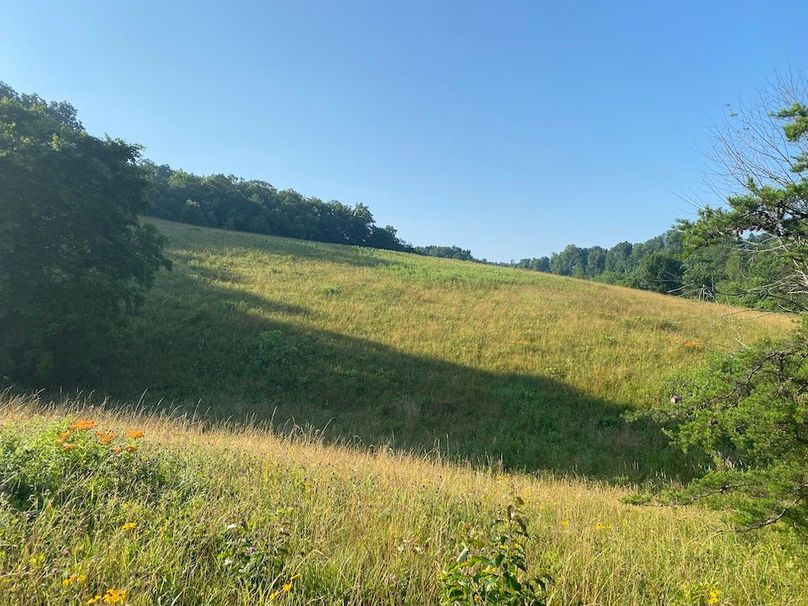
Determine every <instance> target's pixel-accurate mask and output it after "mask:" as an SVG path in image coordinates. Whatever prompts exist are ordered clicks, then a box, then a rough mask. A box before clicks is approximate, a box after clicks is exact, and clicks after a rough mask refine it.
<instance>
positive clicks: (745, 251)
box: [508, 221, 808, 312]
mask: <svg viewBox="0 0 808 606" xmlns="http://www.w3.org/2000/svg"><path fill="white" fill-rule="evenodd" d="M691 225H692V224H691V223H690V222H688V221H679V222H678V223H677V224H676V225H674V226H673V227H672V228H671V229H669V230H668V231H666V232H665V233H664V234H661V235H659V236H656V237H654V238H651V239H650V240H646V241H644V242H637V243H631V242H619V243H618V244H615V245H614V246H612V247H611V248H608V249H606V248H603V247H602V246H592V247H580V246H576V245H575V244H570V245H568V246H566V247H564V249H563V250H561V252H558V253H553V254H552V255H550V256H545V257H537V258H527V259H521V260H520V261H512V262H511V263H509V264H508V265H510V266H512V267H519V268H523V269H530V270H534V271H541V272H546V273H552V274H557V275H560V276H572V277H576V278H584V279H590V280H597V281H599V282H605V283H608V284H618V285H622V286H629V287H631V288H639V289H643V290H651V291H655V292H660V293H667V294H671V295H678V296H684V297H692V298H698V299H701V300H705V301H720V302H723V303H728V304H733V305H742V306H744V307H752V308H756V309H766V310H772V311H774V310H777V311H790V312H796V311H802V310H803V309H805V307H806V305H808V301H806V299H805V296H804V294H803V293H791V294H790V295H787V296H785V295H784V294H783V293H782V292H781V291H780V289H779V288H777V287H776V285H777V284H778V283H779V281H780V280H782V279H784V277H785V276H787V275H788V273H789V271H790V268H789V265H788V262H787V261H786V260H785V259H784V258H783V257H782V255H779V254H778V252H779V251H778V247H777V244H776V243H775V242H774V241H772V240H771V239H770V238H767V237H765V236H763V235H760V234H758V233H750V234H746V235H745V236H743V237H741V236H739V235H737V234H725V235H723V236H722V237H721V238H719V239H716V240H715V241H711V242H709V243H704V244H703V245H702V246H699V247H695V248H688V247H685V234H686V233H687V231H688V230H689V229H690V228H691Z"/></svg>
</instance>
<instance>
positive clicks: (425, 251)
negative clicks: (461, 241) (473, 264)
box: [413, 244, 476, 261]
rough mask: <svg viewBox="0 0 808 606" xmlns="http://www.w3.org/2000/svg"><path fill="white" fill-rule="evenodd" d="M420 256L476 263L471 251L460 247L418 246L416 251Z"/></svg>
mask: <svg viewBox="0 0 808 606" xmlns="http://www.w3.org/2000/svg"><path fill="white" fill-rule="evenodd" d="M413 252H416V253H418V254H419V255H426V256H428V257H443V258H444V259H458V260H460V261H476V259H475V258H474V256H473V255H472V254H471V251H470V250H469V249H467V248H460V247H459V246H437V245H434V244H433V245H430V246H416V247H415V249H414V251H413Z"/></svg>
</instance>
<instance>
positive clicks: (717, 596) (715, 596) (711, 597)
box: [707, 589, 721, 605]
mask: <svg viewBox="0 0 808 606" xmlns="http://www.w3.org/2000/svg"><path fill="white" fill-rule="evenodd" d="M720 601H721V591H720V590H719V589H711V590H710V593H709V594H708V595H707V603H708V604H711V605H712V604H718V603H719V602H720Z"/></svg>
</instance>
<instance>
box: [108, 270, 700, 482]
mask: <svg viewBox="0 0 808 606" xmlns="http://www.w3.org/2000/svg"><path fill="white" fill-rule="evenodd" d="M162 279H163V280H170V281H171V287H170V288H157V289H155V291H154V292H153V293H152V295H150V298H149V301H148V302H147V305H146V308H145V309H144V310H143V313H142V314H141V317H140V318H139V320H138V321H137V323H136V327H135V335H134V339H133V344H132V349H131V352H130V357H129V358H127V359H126V360H122V361H121V367H120V368H121V369H123V371H121V372H118V373H114V372H113V373H110V383H109V384H108V385H107V387H108V389H109V391H110V393H113V394H115V395H116V396H118V397H122V398H131V397H136V396H137V395H139V394H141V393H142V392H143V390H144V389H147V388H148V389H149V397H148V399H149V400H150V401H156V400H157V399H158V398H164V401H165V402H166V403H167V404H172V405H180V406H187V407H189V409H190V408H193V409H201V410H205V411H207V412H206V414H207V415H208V416H209V417H210V418H211V419H212V420H223V419H230V420H235V421H238V420H242V419H247V418H251V419H257V420H269V419H270V418H273V416H274V421H275V423H276V424H283V423H284V422H286V421H287V420H288V419H292V418H293V419H294V421H295V422H296V423H297V424H310V425H313V426H315V427H318V428H322V427H325V426H328V429H327V432H326V436H327V437H328V438H330V439H334V440H345V439H348V440H352V439H356V440H357V441H360V442H361V443H363V444H377V443H390V444H391V445H393V446H394V447H399V448H404V449H418V450H422V449H423V450H430V449H433V448H435V447H436V445H439V448H440V449H441V451H442V452H443V453H444V454H447V453H448V454H449V455H451V456H456V457H459V458H464V459H467V460H472V461H475V462H484V461H491V460H499V459H500V458H501V460H502V462H503V463H504V465H505V466H506V467H509V468H524V469H529V470H540V469H542V470H550V471H553V472H558V473H563V474H568V473H576V474H582V475H586V476H589V477H593V478H599V479H606V480H610V481H615V480H621V479H629V480H640V479H643V478H648V477H652V476H654V475H655V474H659V473H664V474H666V475H668V476H676V475H681V474H682V473H685V472H684V467H683V464H682V462H681V460H679V459H677V457H676V456H675V454H674V453H673V452H672V451H671V450H670V449H669V448H668V447H667V446H666V444H665V440H664V437H663V436H661V434H660V433H659V431H658V429H656V428H654V427H651V426H649V425H648V424H644V423H637V424H628V423H626V422H625V421H624V420H623V419H622V417H621V415H622V413H623V412H624V411H625V410H626V409H627V406H625V405H624V404H621V403H617V402H610V401H606V400H602V399H598V398H595V397H593V396H591V395H589V394H586V393H584V392H581V391H579V390H577V389H573V388H571V387H570V386H567V385H565V384H564V383H562V382H560V381H558V380H555V379H552V378H548V377H541V376H525V375H520V374H498V373H492V372H486V371H481V370H478V369H473V368H469V367H466V366H462V365H459V364H454V363H451V362H447V361H444V360H437V359H432V358H428V357H423V356H418V355H412V354H409V353H404V352H401V351H396V350H395V349H392V348H391V347H388V346H386V345H382V344H379V343H375V342H372V341H369V340H365V339H360V338H355V337H350V336H345V335H342V334H338V333H334V332H327V331H318V330H310V329H307V328H302V327H299V326H295V325H293V324H291V323H290V320H289V318H288V317H286V318H283V316H282V314H279V313H278V303H277V302H273V301H269V300H265V299H263V298H261V297H257V296H254V295H250V294H248V293H245V292H243V291H235V290H232V289H227V288H222V287H217V286H216V285H214V284H212V283H211V281H210V280H208V279H206V278H204V277H202V276H200V275H189V274H187V273H184V272H183V271H181V270H180V271H175V272H174V273H173V275H171V276H168V277H163V278H162ZM256 309H258V310H261V311H262V313H261V314H260V315H258V314H256V313H255V312H254V311H253V312H252V313H251V312H249V311H244V310H256ZM296 311H297V312H298V313H305V310H296ZM274 316H278V318H277V319H275V318H274ZM200 401H201V407H198V406H197V403H198V402H200Z"/></svg>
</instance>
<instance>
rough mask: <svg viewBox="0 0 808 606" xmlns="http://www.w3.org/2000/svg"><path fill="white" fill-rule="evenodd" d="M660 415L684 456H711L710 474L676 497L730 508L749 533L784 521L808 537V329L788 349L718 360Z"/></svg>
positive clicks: (760, 348) (761, 348)
mask: <svg viewBox="0 0 808 606" xmlns="http://www.w3.org/2000/svg"><path fill="white" fill-rule="evenodd" d="M677 391H679V392H680V393H682V394H683V395H682V401H681V402H678V403H677V404H676V405H674V406H666V407H663V408H661V409H659V410H657V411H655V412H654V413H652V414H653V416H654V417H655V418H656V419H657V420H660V421H663V422H664V423H666V424H668V426H669V429H668V433H669V435H671V437H672V439H673V442H674V443H675V444H676V445H677V446H680V447H681V448H682V449H683V450H685V451H688V450H691V449H697V450H700V451H706V452H707V453H708V454H709V455H710V458H711V459H712V461H713V470H712V471H711V472H710V473H707V474H705V475H704V476H702V477H700V478H698V479H696V480H694V481H693V482H691V483H690V485H689V486H688V487H687V489H686V490H684V491H683V492H681V493H679V494H677V495H676V498H677V499H679V500H682V501H684V502H691V501H705V502H707V503H708V504H712V505H719V506H729V507H731V508H732V509H733V510H734V511H735V512H736V514H737V517H738V519H739V522H740V523H741V525H743V526H746V527H752V526H759V525H765V524H771V523H774V522H776V521H779V520H782V521H783V522H784V523H787V524H789V525H791V526H793V527H795V528H797V529H798V530H800V531H801V532H803V533H808V435H806V426H807V424H808V398H806V393H808V327H805V328H804V329H803V330H801V331H800V332H799V333H798V334H797V335H795V336H794V337H793V338H791V339H789V340H788V341H786V342H785V343H781V344H777V345H773V344H771V343H769V344H759V345H756V346H754V347H750V348H748V349H745V350H743V351H741V352H739V353H737V354H734V355H730V356H716V357H715V358H714V359H712V360H710V362H709V363H708V364H706V365H705V367H704V368H702V369H700V370H699V371H698V372H694V373H692V374H691V375H689V376H688V377H687V378H686V380H684V381H682V382H681V383H680V385H679V386H678V388H677Z"/></svg>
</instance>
